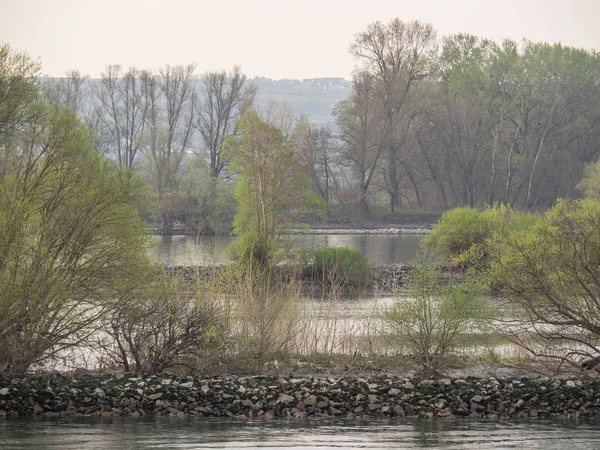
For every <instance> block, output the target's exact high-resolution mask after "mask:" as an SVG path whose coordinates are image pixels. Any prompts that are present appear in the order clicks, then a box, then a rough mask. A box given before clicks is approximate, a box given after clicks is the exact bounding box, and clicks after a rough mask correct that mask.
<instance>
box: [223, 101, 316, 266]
mask: <svg viewBox="0 0 600 450" xmlns="http://www.w3.org/2000/svg"><path fill="white" fill-rule="evenodd" d="M239 134H240V138H239V140H237V141H235V142H234V143H233V144H232V147H231V149H230V150H231V151H232V152H233V158H232V165H233V167H234V168H235V169H236V170H237V171H238V172H239V173H240V180H239V183H238V186H237V188H236V191H235V196H236V198H237V200H238V203H239V210H238V213H237V214H236V216H235V220H234V230H235V233H236V234H237V235H238V236H240V238H241V239H240V245H239V247H238V250H239V252H238V259H239V260H242V261H253V262H254V263H257V264H258V267H261V268H265V267H268V266H269V265H270V264H271V263H272V262H273V261H274V256H275V252H276V250H277V248H278V247H279V245H280V244H281V240H282V236H283V234H284V233H285V232H286V231H287V230H288V229H289V227H290V226H291V225H292V224H293V223H294V221H295V219H296V218H297V217H298V216H299V215H300V214H302V213H303V212H306V211H308V210H309V209H313V208H320V207H321V206H322V202H321V201H320V199H319V197H318V196H317V195H316V194H315V193H313V192H312V191H311V189H310V186H311V181H310V179H309V178H308V177H307V176H306V175H305V174H304V173H303V172H302V170H301V168H300V165H299V163H298V159H297V157H296V155H295V153H294V151H293V147H292V145H291V143H290V140H289V137H287V136H286V135H285V134H284V132H283V131H282V130H281V129H280V128H279V127H277V126H276V125H274V124H273V123H269V122H267V121H264V120H262V119H261V118H260V117H259V115H258V114H257V113H256V112H250V113H248V114H246V115H245V116H244V117H243V118H242V120H241V123H240V127H239Z"/></svg>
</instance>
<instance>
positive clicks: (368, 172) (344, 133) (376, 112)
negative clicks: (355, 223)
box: [334, 72, 386, 214]
mask: <svg viewBox="0 0 600 450" xmlns="http://www.w3.org/2000/svg"><path fill="white" fill-rule="evenodd" d="M375 88H376V81H375V79H374V78H373V77H372V76H371V75H369V74H368V73H366V72H359V73H357V74H356V75H355V76H354V81H353V86H352V95H351V97H350V99H349V100H346V101H343V102H340V103H339V104H338V105H337V106H336V109H335V110H334V115H335V116H336V119H337V123H338V126H339V128H340V136H339V138H340V140H341V141H342V143H343V144H342V153H343V158H344V160H345V161H347V162H348V164H349V165H350V166H351V168H352V171H353V172H354V176H355V177H356V178H357V182H358V188H359V202H360V207H361V210H362V212H363V213H364V214H368V213H369V206H368V202H367V194H368V190H369V186H370V185H371V182H372V181H373V176H374V174H375V170H376V169H377V167H378V161H379V157H380V156H381V153H382V152H383V150H384V145H385V143H384V138H385V136H386V132H385V126H386V122H385V121H384V120H383V117H382V110H381V105H380V102H379V101H378V100H377V98H375V97H374V96H373V91H374V89H375Z"/></svg>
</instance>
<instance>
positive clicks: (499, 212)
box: [421, 205, 536, 270]
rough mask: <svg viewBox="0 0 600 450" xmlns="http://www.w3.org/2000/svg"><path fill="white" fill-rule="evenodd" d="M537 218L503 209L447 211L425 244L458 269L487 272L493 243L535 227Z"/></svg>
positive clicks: (423, 243) (424, 246)
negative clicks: (498, 237) (490, 241)
mask: <svg viewBox="0 0 600 450" xmlns="http://www.w3.org/2000/svg"><path fill="white" fill-rule="evenodd" d="M535 220H536V218H535V216H533V215H531V214H526V213H522V212H519V211H515V210H513V209H512V208H510V207H507V206H504V205H500V206H494V207H491V208H487V209H485V210H483V211H479V210H477V209H473V208H468V207H465V208H456V209H453V210H451V211H447V212H446V213H444V215H443V216H442V217H441V219H440V221H439V222H438V223H437V225H436V226H435V227H434V229H433V231H432V232H431V233H430V234H429V235H428V236H426V237H425V238H424V239H423V241H422V242H421V247H422V248H423V249H424V250H426V251H427V252H430V253H433V254H434V255H436V256H438V257H440V258H442V259H444V260H446V262H448V263H449V264H451V265H454V266H458V267H465V268H466V267H472V268H475V269H478V270H483V269H486V268H488V267H489V248H488V246H489V240H490V239H491V238H492V236H494V235H495V234H500V235H506V233H510V232H512V231H516V230H525V229H528V228H530V227H532V226H533V225H534V224H535Z"/></svg>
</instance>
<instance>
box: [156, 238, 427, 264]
mask: <svg viewBox="0 0 600 450" xmlns="http://www.w3.org/2000/svg"><path fill="white" fill-rule="evenodd" d="M422 238H423V236H420V235H402V234H400V235H398V234H393V235H389V234H388V235H385V234H360V235H355V234H326V235H292V236H289V238H288V241H289V243H290V244H291V245H292V246H293V247H295V248H302V249H303V248H312V247H315V246H317V245H326V246H329V247H333V246H336V247H340V246H347V247H351V248H357V249H359V250H360V251H361V252H362V253H363V254H364V255H365V256H366V257H367V258H369V260H370V261H371V262H372V263H373V264H380V265H383V264H392V263H406V262H409V261H410V260H412V259H413V258H414V257H415V255H416V254H417V251H418V249H419V243H420V242H421V239H422ZM232 239H234V238H232V237H229V236H216V237H213V236H201V237H200V238H197V237H194V236H157V237H156V238H155V244H154V245H153V246H152V247H151V248H150V249H149V252H150V256H151V257H152V258H153V259H154V260H156V261H159V262H160V263H163V264H171V265H179V264H181V265H209V264H223V263H226V262H227V255H226V248H227V246H228V245H229V243H230V242H231V241H232Z"/></svg>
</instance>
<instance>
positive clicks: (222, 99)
mask: <svg viewBox="0 0 600 450" xmlns="http://www.w3.org/2000/svg"><path fill="white" fill-rule="evenodd" d="M200 86H201V87H200V96H201V98H200V99H199V101H198V103H197V106H196V127H197V128H198V130H199V131H200V135H201V136H202V140H203V141H204V147H205V149H206V152H207V154H208V156H209V167H210V170H211V176H213V177H215V178H217V177H219V175H220V174H221V172H222V171H223V170H224V169H225V168H226V166H227V164H228V162H229V161H228V159H227V158H226V157H225V155H224V152H223V143H224V142H225V141H226V140H227V139H230V138H231V137H233V136H235V134H236V133H237V128H238V121H239V119H240V117H242V115H243V114H244V113H245V112H246V111H247V110H248V108H249V107H251V106H252V103H253V102H254V96H255V95H256V86H255V85H253V84H249V82H248V81H247V79H246V76H245V75H244V74H243V73H242V72H241V69H240V67H239V66H236V67H234V68H233V70H232V71H231V72H230V73H228V74H227V73H226V72H224V71H222V72H208V73H206V74H205V75H204V76H203V77H202V80H201V85H200ZM198 156H204V155H200V154H199V155H198Z"/></svg>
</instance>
